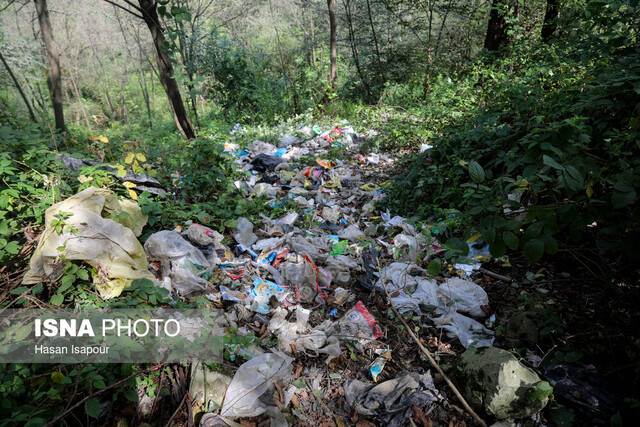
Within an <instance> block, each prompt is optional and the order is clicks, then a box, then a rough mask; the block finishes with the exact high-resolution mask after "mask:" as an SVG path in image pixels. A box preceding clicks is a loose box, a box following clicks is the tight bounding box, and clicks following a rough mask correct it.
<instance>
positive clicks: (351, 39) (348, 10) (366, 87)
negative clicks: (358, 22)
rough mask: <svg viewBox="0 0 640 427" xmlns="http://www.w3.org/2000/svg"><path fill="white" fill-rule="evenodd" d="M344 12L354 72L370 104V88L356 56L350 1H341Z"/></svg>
mask: <svg viewBox="0 0 640 427" xmlns="http://www.w3.org/2000/svg"><path fill="white" fill-rule="evenodd" d="M343 5H344V11H345V15H346V18H347V24H349V44H350V45H351V52H352V53H353V61H354V63H355V65H356V71H358V76H359V77H360V80H362V86H364V91H365V93H366V96H367V102H371V98H372V96H371V88H370V87H369V83H367V80H366V79H365V78H364V75H363V74H362V69H361V68H360V56H359V55H358V47H357V46H356V36H355V32H354V30H353V17H352V15H351V1H350V0H343Z"/></svg>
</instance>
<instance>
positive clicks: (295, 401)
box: [291, 394, 300, 408]
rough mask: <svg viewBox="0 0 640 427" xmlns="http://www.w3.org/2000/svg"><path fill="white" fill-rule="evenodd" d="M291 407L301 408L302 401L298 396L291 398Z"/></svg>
mask: <svg viewBox="0 0 640 427" xmlns="http://www.w3.org/2000/svg"><path fill="white" fill-rule="evenodd" d="M291 407H292V408H299V407H300V401H299V400H298V396H296V395H295V394H294V395H293V396H291Z"/></svg>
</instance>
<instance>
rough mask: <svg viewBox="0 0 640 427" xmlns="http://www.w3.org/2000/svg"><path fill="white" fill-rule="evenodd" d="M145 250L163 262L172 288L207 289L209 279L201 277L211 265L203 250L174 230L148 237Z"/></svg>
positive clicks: (183, 292)
mask: <svg viewBox="0 0 640 427" xmlns="http://www.w3.org/2000/svg"><path fill="white" fill-rule="evenodd" d="M144 250H145V252H146V253H147V255H148V256H149V257H150V258H153V259H157V260H159V261H160V273H161V274H162V277H163V278H166V277H169V278H170V279H171V283H170V287H171V290H174V291H177V292H178V293H180V294H181V295H189V294H191V293H193V292H196V291H203V290H206V289H207V286H208V285H209V282H207V280H205V279H204V278H203V277H202V276H203V275H206V274H207V273H209V272H210V270H211V266H210V264H209V261H207V259H206V258H205V256H204V255H203V254H202V252H201V251H200V250H199V249H198V248H196V247H195V246H193V245H192V244H191V243H189V242H187V241H186V240H185V239H184V238H183V237H182V236H181V235H180V234H178V233H176V232H175V231H169V230H163V231H158V232H157V233H154V234H152V235H151V236H149V238H148V239H147V241H146V242H145V244H144Z"/></svg>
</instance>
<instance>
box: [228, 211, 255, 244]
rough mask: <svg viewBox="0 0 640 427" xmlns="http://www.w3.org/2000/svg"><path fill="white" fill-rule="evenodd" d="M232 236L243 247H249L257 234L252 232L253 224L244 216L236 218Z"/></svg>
mask: <svg viewBox="0 0 640 427" xmlns="http://www.w3.org/2000/svg"><path fill="white" fill-rule="evenodd" d="M233 238H234V239H236V242H238V244H240V245H242V246H244V247H245V248H250V247H251V245H253V244H254V243H255V242H256V241H257V240H258V236H256V235H255V234H253V224H252V223H251V221H249V220H248V219H247V218H245V217H240V218H238V225H236V227H235V233H233Z"/></svg>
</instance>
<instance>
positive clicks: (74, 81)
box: [69, 48, 91, 129]
mask: <svg viewBox="0 0 640 427" xmlns="http://www.w3.org/2000/svg"><path fill="white" fill-rule="evenodd" d="M79 57H80V48H78V50H77V53H76V58H75V63H74V70H75V77H74V73H73V70H71V71H70V72H69V78H70V79H71V85H72V87H73V89H74V91H75V93H76V98H77V99H78V102H79V103H80V111H82V117H83V118H84V123H85V124H86V125H87V128H89V129H91V123H89V116H87V110H86V109H85V108H84V103H83V102H82V92H81V91H80V86H79V85H78V82H79V81H80V71H79V70H78V58H79ZM69 62H71V61H69Z"/></svg>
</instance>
